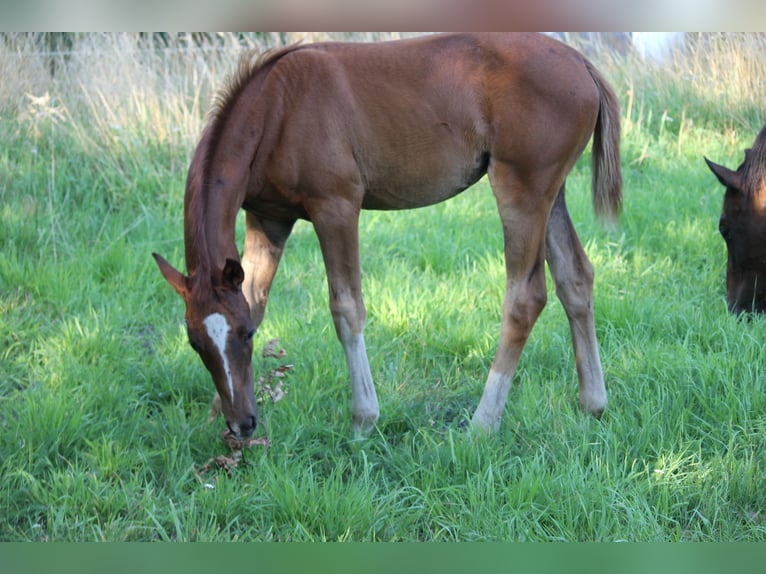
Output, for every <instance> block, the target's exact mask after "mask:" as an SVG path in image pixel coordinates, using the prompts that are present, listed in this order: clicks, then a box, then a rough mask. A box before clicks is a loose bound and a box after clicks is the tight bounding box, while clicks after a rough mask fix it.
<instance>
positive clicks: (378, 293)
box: [0, 34, 766, 541]
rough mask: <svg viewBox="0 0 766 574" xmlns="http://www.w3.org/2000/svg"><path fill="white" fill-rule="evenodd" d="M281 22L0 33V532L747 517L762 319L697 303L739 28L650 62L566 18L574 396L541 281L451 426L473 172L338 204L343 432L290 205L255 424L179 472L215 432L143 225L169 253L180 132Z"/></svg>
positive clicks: (496, 268)
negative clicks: (496, 424) (499, 377)
mask: <svg viewBox="0 0 766 574" xmlns="http://www.w3.org/2000/svg"><path fill="white" fill-rule="evenodd" d="M359 38H360V37H358V36H355V37H353V38H352V39H359ZM363 38H366V39H378V38H379V36H376V37H367V36H363ZM293 39H295V37H286V36H281V35H266V36H263V35H261V36H255V35H253V36H242V35H236V36H235V35H221V36H218V37H214V38H213V39H212V40H210V39H208V41H206V42H205V43H203V45H202V46H200V45H197V43H195V41H193V39H190V38H188V37H177V38H169V40H168V39H167V38H166V39H165V40H163V42H164V43H163V46H162V49H159V48H157V47H156V45H154V44H153V43H152V39H151V38H149V39H147V38H143V37H140V36H137V35H131V34H109V35H82V36H76V37H74V38H73V42H72V44H71V46H69V47H68V48H67V50H66V52H67V53H66V54H57V53H56V54H51V53H50V51H51V50H49V49H47V48H45V49H41V48H40V45H39V43H37V42H36V41H33V40H34V39H33V38H30V37H28V36H12V37H6V38H5V42H4V43H1V44H0V75H2V77H3V78H4V81H3V83H2V85H0V136H1V137H2V141H3V142H4V144H5V145H4V146H3V147H2V148H0V317H1V318H0V431H1V432H0V465H1V466H0V469H1V470H0V476H2V477H3V480H2V481H0V539H3V540H237V539H244V540H479V539H494V540H760V541H762V540H764V539H766V516H765V515H764V514H763V508H764V507H766V494H765V493H766V484H764V472H765V471H766V468H764V461H765V460H766V459H765V457H766V447H764V441H763V436H764V433H765V432H766V389H765V388H764V385H765V384H766V383H765V382H764V373H766V364H765V363H764V361H765V360H766V359H764V357H766V348H765V347H766V322H764V320H763V319H762V318H754V319H752V320H749V321H745V320H738V319H737V318H734V317H731V316H730V315H728V313H727V312H726V308H725V302H724V267H725V263H724V261H725V249H724V245H723V241H722V240H721V239H720V237H719V236H718V235H717V233H716V220H717V215H718V212H719V209H720V203H721V191H722V190H721V189H719V187H720V186H719V185H718V184H717V182H716V181H715V179H714V178H713V177H712V175H711V174H709V173H708V172H707V169H706V168H705V166H704V162H703V161H702V155H703V154H706V155H708V156H709V157H711V158H713V159H715V161H718V162H720V163H724V164H727V165H736V164H737V163H738V162H739V161H740V160H741V158H742V150H743V149H744V148H745V147H747V146H748V145H750V143H751V142H752V139H753V137H754V135H755V133H756V132H757V130H758V129H759V128H760V126H761V124H762V122H763V120H764V117H763V111H762V108H760V107H759V106H760V103H759V100H758V94H759V90H756V89H755V88H756V87H759V86H762V85H763V84H764V80H766V66H764V54H766V42H765V41H764V40H763V38H762V36H756V35H707V36H695V37H691V39H690V40H689V42H688V50H687V51H686V52H684V53H679V54H676V55H675V57H674V59H673V60H672V61H670V62H668V63H666V64H665V66H664V67H658V66H656V65H653V64H649V63H646V62H642V61H640V60H638V59H637V58H635V57H633V56H632V55H630V54H627V55H619V56H618V55H611V54H608V53H604V52H599V51H595V52H593V51H592V50H591V47H590V46H589V45H584V44H580V45H582V46H583V48H584V49H588V50H589V53H591V55H592V57H593V58H594V59H595V60H597V62H598V64H599V67H600V68H601V69H602V70H603V71H604V73H605V74H606V75H607V77H608V78H610V80H611V81H612V83H613V85H614V86H615V88H616V90H617V92H618V93H619V95H620V97H621V100H622V105H623V124H624V139H623V168H624V171H625V181H626V190H625V200H626V201H625V213H624V215H623V217H622V220H621V226H620V230H619V231H618V232H612V231H607V230H603V229H601V228H599V226H598V225H597V224H596V223H595V221H594V219H593V216H592V213H591V208H590V198H589V195H590V192H589V190H588V187H589V182H590V172H589V167H588V163H589V162H588V161H587V160H588V158H587V157H586V158H583V160H582V161H581V162H580V163H578V165H577V166H576V168H575V170H574V172H573V174H572V176H571V177H570V180H569V185H568V189H569V194H568V201H569V204H570V210H571V212H572V216H573V219H574V221H575V225H576V227H577V229H578V232H579V234H580V236H581V238H582V240H583V242H584V244H585V245H586V249H587V251H588V253H589V255H590V257H591V259H592V261H593V263H594V266H595V268H596V272H597V285H596V320H597V327H598V330H599V333H598V334H599V341H600V344H601V351H602V360H603V364H604V369H605V373H606V378H607V386H608V390H609V393H610V407H609V410H608V411H607V413H606V414H605V416H604V418H603V420H601V421H595V420H592V419H591V418H589V417H587V416H584V415H582V414H580V413H579V412H578V411H577V408H576V388H577V383H576V376H575V373H574V357H573V355H572V351H571V343H570V338H569V332H568V326H567V323H566V318H565V316H564V313H563V309H562V308H561V306H560V304H559V303H558V301H557V300H556V299H555V297H554V296H553V295H552V290H551V298H550V300H549V305H548V307H547V308H546V310H545V311H544V313H543V315H542V317H541V318H540V321H539V322H538V325H537V326H536V328H535V330H534V331H533V334H532V337H531V338H530V341H529V343H528V345H527V348H526V349H525V352H524V355H523V357H522V362H521V364H520V367H519V370H518V373H517V378H516V385H515V386H514V388H513V390H512V392H511V397H510V400H509V404H508V407H507V408H506V412H505V418H504V421H503V425H502V428H501V431H500V432H499V433H498V434H497V435H496V436H491V437H482V436H471V435H469V434H467V433H465V432H464V425H465V422H466V420H467V417H468V416H470V414H471V412H472V411H473V409H474V408H475V406H476V404H477V401H478V398H479V396H480V394H481V389H482V386H483V381H484V380H485V378H486V374H487V370H488V368H489V363H490V361H491V358H492V355H493V353H494V348H495V345H496V342H497V336H498V334H499V316H500V305H501V302H502V289H503V285H504V277H503V261H502V239H501V236H500V224H499V221H498V218H497V215H496V212H495V207H494V204H493V200H492V197H491V193H490V192H489V189H488V186H487V184H486V183H485V182H481V183H479V184H478V185H477V186H476V187H475V189H472V190H469V191H467V192H466V193H465V194H463V195H462V196H459V197H457V198H455V199H453V200H451V201H450V202H447V203H445V204H442V205H439V206H435V207H432V208H428V209H425V210H419V211H416V212H399V213H384V212H370V213H365V214H364V215H363V217H362V221H361V230H362V233H361V235H362V254H363V255H362V257H363V274H364V275H363V281H364V289H365V295H366V302H367V306H368V309H369V322H368V327H367V343H368V348H369V352H370V361H371V366H372V371H373V375H374V377H375V379H376V385H377V388H378V393H379V398H380V401H381V408H382V416H381V420H380V424H379V426H378V429H377V432H376V433H375V434H374V435H373V436H372V437H371V438H369V439H368V440H366V441H354V440H352V439H351V429H350V414H349V397H350V391H349V389H348V384H347V375H346V368H345V364H344V360H343V355H342V352H341V351H340V349H339V346H338V344H337V343H336V340H335V335H334V331H333V327H332V321H331V319H330V316H329V311H328V310H327V305H326V282H325V278H324V271H323V267H322V263H321V254H320V252H319V249H318V244H317V241H316V238H315V237H314V235H313V232H312V231H311V228H310V226H309V225H308V224H299V225H298V226H297V227H296V230H295V232H294V235H293V237H292V238H291V239H290V242H289V244H288V248H287V251H286V254H285V257H284V260H283V264H282V266H281V268H280V272H279V274H278V276H277V279H276V283H275V286H274V290H273V296H272V299H271V301H270V307H269V309H268V310H267V316H266V320H265V322H264V324H263V325H262V327H261V330H260V332H259V333H258V335H257V337H258V340H257V342H256V347H258V346H259V345H260V346H262V345H265V344H266V342H267V341H268V340H269V339H271V338H272V337H278V338H280V339H281V340H282V344H283V345H284V346H285V348H286V349H287V352H288V357H287V360H289V361H290V362H292V363H294V364H295V367H294V369H293V371H292V372H290V373H289V374H288V375H287V377H286V381H285V383H284V384H285V387H286V389H287V395H286V397H285V398H284V399H283V400H282V401H280V402H278V403H275V404H272V403H270V402H269V401H265V402H264V404H263V405H262V409H261V413H262V415H263V417H262V418H263V419H264V420H265V423H266V425H267V428H266V429H263V428H262V429H261V432H268V434H269V436H270V438H271V441H272V446H271V448H270V449H268V450H267V451H263V450H251V451H248V452H246V453H245V455H244V458H243V460H242V461H241V462H240V464H239V465H238V466H237V467H236V468H235V469H233V470H232V472H231V475H229V474H227V473H226V471H225V470H223V469H221V470H219V471H215V470H212V471H209V472H207V473H200V472H199V471H200V467H201V465H203V464H204V463H205V462H206V461H207V460H209V459H210V457H212V456H215V455H218V454H221V453H222V452H224V451H225V446H224V445H223V444H222V443H221V442H220V441H219V439H218V430H219V425H220V420H219V421H217V422H214V423H212V424H207V423H206V419H207V416H208V411H209V408H210V399H211V396H212V390H213V389H212V385H211V383H210V379H209V375H208V374H207V372H206V371H205V370H204V367H203V366H202V364H201V362H199V361H198V360H197V359H196V357H195V356H194V354H193V352H192V351H191V350H190V349H189V348H188V345H187V343H186V340H185V336H184V329H183V326H182V321H183V308H182V303H181V301H180V300H179V299H178V297H177V296H176V295H175V294H174V293H173V292H172V290H171V289H169V288H168V287H167V285H166V284H165V283H164V282H163V280H162V278H161V277H160V276H159V273H157V271H156V267H155V265H154V262H153V261H152V259H151V257H150V253H151V251H155V250H156V251H161V252H162V253H163V254H165V255H166V257H168V258H169V259H170V260H171V261H173V262H174V263H175V264H177V265H179V266H182V258H183V241H182V225H181V223H182V221H181V219H182V204H183V184H184V176H185V170H186V166H187V162H188V158H189V154H190V153H191V150H192V149H193V146H194V144H195V143H196V138H197V137H198V135H199V132H200V130H201V128H202V125H203V123H204V119H205V113H206V109H207V107H208V102H209V101H210V99H211V97H212V94H213V93H214V90H215V88H216V87H217V86H219V85H220V84H221V83H222V82H223V80H224V78H225V76H226V75H227V74H228V73H229V72H230V71H231V70H233V69H234V68H235V66H236V59H237V54H238V52H239V51H240V50H241V49H243V47H258V48H260V47H267V46H272V45H278V44H280V43H284V42H286V41H291V40H293ZM311 39H313V38H309V40H311ZM573 41H575V42H581V41H580V40H578V39H577V38H573ZM166 44H167V45H166ZM46 50H47V52H48V53H46ZM238 233H239V235H240V237H241V234H242V231H241V229H239V230H238ZM254 363H255V368H256V371H257V372H266V371H267V370H268V369H269V368H271V366H272V365H271V364H270V363H269V362H268V360H266V359H263V358H262V357H260V356H256V357H254Z"/></svg>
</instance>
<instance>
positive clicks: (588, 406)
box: [580, 391, 608, 419]
mask: <svg viewBox="0 0 766 574" xmlns="http://www.w3.org/2000/svg"><path fill="white" fill-rule="evenodd" d="M607 403H608V401H607V398H606V391H603V392H597V393H581V394H580V409H581V410H582V411H583V412H585V413H589V414H591V415H593V416H594V417H595V418H597V419H600V418H601V415H602V414H603V413H604V411H605V410H606V406H607Z"/></svg>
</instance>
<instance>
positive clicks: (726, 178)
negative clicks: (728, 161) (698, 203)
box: [705, 158, 742, 190]
mask: <svg viewBox="0 0 766 574" xmlns="http://www.w3.org/2000/svg"><path fill="white" fill-rule="evenodd" d="M705 163H707V166H708V167H709V168H710V171H712V172H713V174H714V175H715V176H716V177H717V178H718V181H720V182H721V185H723V186H724V187H725V188H726V189H729V188H731V189H736V190H740V189H742V176H741V175H740V174H739V173H738V172H736V171H732V170H730V169H729V168H728V167H724V166H722V165H718V164H717V163H714V162H712V161H710V160H709V159H708V158H705Z"/></svg>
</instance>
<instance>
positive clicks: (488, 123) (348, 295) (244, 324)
mask: <svg viewBox="0 0 766 574" xmlns="http://www.w3.org/2000/svg"><path fill="white" fill-rule="evenodd" d="M619 120H620V118H619V109H618V104H617V99H616V97H615V94H614V92H613V91H612V89H611V88H610V87H609V85H608V84H607V82H606V81H605V80H604V78H603V77H602V76H601V74H600V73H599V72H598V71H597V70H596V69H595V68H594V67H593V65H592V64H591V63H590V62H588V61H587V60H586V59H585V57H584V56H583V55H582V54H580V53H579V52H577V51H576V50H574V49H572V48H570V47H568V46H566V45H564V44H562V43H560V42H558V41H556V40H553V39H550V38H548V37H545V36H542V35H537V34H500V33H498V34H445V35H431V36H425V37H420V38H416V39H409V40H402V41H394V42H382V43H373V44H352V43H325V44H310V45H298V46H291V47H289V48H286V49H282V50H279V51H276V52H270V53H267V54H265V55H264V56H262V57H261V58H259V59H258V60H257V61H251V60H250V59H243V60H242V61H241V63H240V69H239V72H238V74H236V75H235V77H234V78H233V79H232V80H231V82H230V84H229V86H228V88H227V89H226V90H225V91H224V93H223V94H222V96H221V97H220V99H219V101H218V102H217V105H216V106H215V108H214V110H213V112H212V115H211V117H210V120H209V122H208V124H207V127H206V129H205V130H204V133H203V135H202V138H201V141H200V142H199V144H198V146H197V148H196V151H195V153H194V157H193V160H192V162H191V166H190V168H189V172H188V177H187V182H186V192H185V201H184V238H185V251H186V266H187V273H188V275H184V274H183V273H181V272H180V271H178V270H176V269H174V268H173V267H172V266H171V265H170V264H169V263H168V262H167V261H165V260H164V259H163V258H162V257H160V256H159V255H157V254H154V256H155V259H156V261H157V264H158V265H159V268H160V271H161V272H162V275H163V276H164V277H165V279H166V280H167V281H168V282H169V283H170V284H171V285H172V286H173V288H174V289H175V290H176V291H177V292H178V293H179V294H180V295H181V296H182V297H183V299H184V301H185V303H186V326H187V332H188V337H189V341H190V343H191V346H192V347H193V348H194V349H195V350H196V351H197V353H198V354H199V355H200V357H201V358H202V361H203V362H204V364H205V366H206V368H207V369H208V371H209V372H210V374H211V376H212V378H213V381H214V383H215V386H216V389H217V391H218V394H219V396H220V398H221V405H222V410H223V413H224V416H225V419H226V423H227V425H228V427H229V430H230V431H231V433H232V434H234V435H236V436H238V437H248V436H250V435H251V434H252V433H253V431H254V429H255V426H256V423H257V416H256V403H255V397H254V392H253V371H252V366H251V360H252V351H253V342H252V339H253V334H254V333H255V330H256V329H257V328H258V326H259V324H260V323H261V320H262V319H263V315H264V309H265V307H266V302H267V300H268V296H269V290H270V287H271V284H272V279H273V278H274V274H275V273H276V271H277V266H278V264H279V261H280V258H281V256H282V252H283V249H284V246H285V242H286V241H287V239H288V236H289V235H290V232H291V230H292V228H293V225H294V223H295V222H296V221H297V220H298V219H304V220H308V221H311V222H312V224H313V226H314V229H315V232H316V234H317V237H318V239H319V243H320V246H321V250H322V256H323V259H324V263H325V269H326V274H327V281H328V285H329V300H330V310H331V312H332V317H333V320H334V323H335V330H336V333H337V336H338V338H339V340H340V342H341V344H342V346H343V350H344V352H345V356H346V361H347V364H348V371H349V375H350V379H351V398H352V400H351V413H352V420H353V428H354V431H355V432H357V433H360V432H361V433H364V432H369V430H370V429H372V428H373V427H374V425H375V424H376V422H377V420H378V416H379V407H378V400H377V396H376V393H375V388H374V386H373V380H372V374H371V372H370V367H369V364H368V360H367V354H366V350H365V342H364V335H363V331H364V324H365V315H366V311H365V306H364V302H363V300H362V284H361V278H360V257H359V237H358V220H359V214H360V210H362V209H386V210H394V209H407V208H415V207H423V206H427V205H430V204H434V203H437V202H440V201H444V200H446V199H448V198H450V197H452V196H454V195H456V194H458V193H460V192H461V191H463V190H465V189H466V188H468V187H469V186H471V185H472V184H474V183H475V182H476V181H478V180H479V179H480V178H481V177H482V176H483V175H485V174H487V175H488V177H489V182H490V185H491V187H492V191H493V193H494V195H495V198H496V201H497V208H498V211H499V213H500V218H501V220H502V226H503V233H504V246H505V260H506V271H507V280H506V289H505V299H504V302H503V311H502V329H501V333H500V339H499V343H498V348H497V352H496V355H495V358H494V361H493V363H492V366H491V368H490V371H489V374H488V378H487V381H486V385H485V388H484V392H483V395H482V397H481V400H480V402H479V405H478V408H477V409H476V411H475V414H474V415H473V419H472V425H473V426H474V427H479V428H483V429H487V430H494V429H496V428H497V427H498V426H499V424H500V420H501V417H502V413H503V410H504V407H505V404H506V400H507V396H508V391H509V388H510V386H511V380H512V378H513V374H514V371H515V369H516V365H517V363H518V361H519V357H520V355H521V352H522V349H523V347H524V344H525V342H526V340H527V337H528V336H529V333H530V331H531V329H532V326H533V325H534V323H535V321H536V320H537V318H538V316H539V314H540V312H541V311H542V309H543V307H544V305H545V303H546V299H547V292H546V282H545V261H546V260H547V262H548V265H549V267H550V270H551V274H552V276H553V280H554V284H555V289H556V294H557V295H558V297H559V299H560V300H561V302H562V304H563V306H564V309H565V311H566V315H567V318H568V320H569V324H570V328H571V333H572V340H573V344H574V352H575V360H576V365H577V372H578V376H579V394H580V397H579V401H580V406H581V408H582V409H583V410H584V411H587V412H590V413H592V414H593V415H594V416H597V417H598V416H600V415H601V413H602V411H603V410H604V408H605V407H606V404H607V396H606V389H605V386H604V377H603V373H602V369H601V361H600V357H599V351H598V345H597V341H596V331H595V324H594V317H593V268H592V266H591V264H590V262H589V260H588V258H587V256H586V254H585V252H584V250H583V248H582V245H581V243H580V241H579V239H578V237H577V235H576V233H575V230H574V227H573V225H572V221H571V219H570V216H569V213H568V211H567V208H566V203H565V198H564V194H565V179H566V176H567V175H568V173H569V172H570V170H571V169H572V167H573V165H574V163H575V161H576V160H577V158H578V157H579V156H580V154H581V153H582V152H583V150H584V148H585V147H586V145H587V144H588V142H589V140H590V138H591V136H593V146H592V178H593V180H592V193H593V205H594V209H595V211H596V213H597V214H598V215H599V216H601V217H603V218H606V219H616V217H617V216H618V214H619V212H620V209H621V206H622V176H621V173H620V164H619V138H620V127H619ZM240 208H242V209H244V210H245V212H246V236H245V242H244V253H243V255H242V258H241V259H240V256H239V253H238V249H237V245H236V242H235V225H236V218H237V213H238V211H239V209H240Z"/></svg>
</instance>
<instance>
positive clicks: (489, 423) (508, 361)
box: [472, 165, 554, 431]
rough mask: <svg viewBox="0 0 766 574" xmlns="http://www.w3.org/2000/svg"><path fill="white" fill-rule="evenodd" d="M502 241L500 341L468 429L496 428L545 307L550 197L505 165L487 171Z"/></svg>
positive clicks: (491, 429) (490, 429)
mask: <svg viewBox="0 0 766 574" xmlns="http://www.w3.org/2000/svg"><path fill="white" fill-rule="evenodd" d="M490 183H491V185H492V189H493V191H494V193H495V197H496V198H497V203H498V209H499V212H500V217H501V220H502V223H503V235H504V240H505V264H506V275H507V278H506V290H505V299H504V301H503V318H502V329H501V335H500V342H499V344H498V348H497V353H496V354H495V359H494V361H493V362H492V367H491V368H490V372H489V376H488V377H487V382H486V384H485V387H484V392H483V394H482V396H481V400H480V401H479V406H478V407H477V409H476V412H475V413H474V415H473V419H472V426H473V427H479V428H483V429H485V430H489V431H494V430H497V428H498V427H499V425H500V420H501V418H502V414H503V411H504V409H505V404H506V401H507V398H508V391H509V390H510V387H511V381H512V379H513V375H514V372H515V370H516V366H517V365H518V362H519V358H520V356H521V352H522V350H523V348H524V345H525V343H526V341H527V338H528V337H529V333H530V332H531V330H532V327H533V326H534V324H535V322H536V321H537V318H538V317H539V315H540V313H541V312H542V310H543V308H544V307H545V303H546V301H547V291H546V284H545V257H544V255H545V226H546V221H547V218H548V212H549V209H550V204H551V201H552V197H553V195H554V194H553V193H551V192H550V190H549V189H547V188H546V187H544V186H543V187H535V186H534V185H531V184H525V183H524V182H521V181H519V180H518V179H517V178H515V177H514V176H513V174H512V173H511V172H510V170H509V169H508V168H506V167H505V166H502V165H500V166H495V167H494V169H491V170H490Z"/></svg>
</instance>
